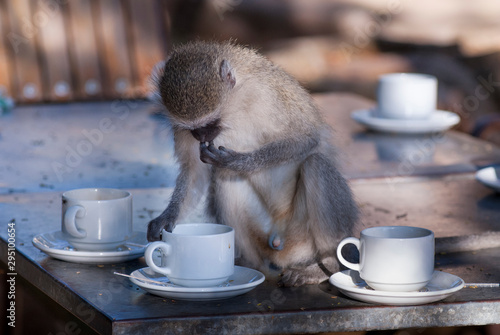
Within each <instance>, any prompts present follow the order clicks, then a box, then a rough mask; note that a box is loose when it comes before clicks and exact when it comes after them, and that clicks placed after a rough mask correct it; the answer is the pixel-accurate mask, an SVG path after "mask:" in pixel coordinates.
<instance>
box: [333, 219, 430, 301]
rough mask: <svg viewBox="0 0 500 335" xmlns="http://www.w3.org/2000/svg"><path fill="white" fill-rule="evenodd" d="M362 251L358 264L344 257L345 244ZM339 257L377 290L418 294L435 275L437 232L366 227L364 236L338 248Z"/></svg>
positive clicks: (419, 229) (342, 243)
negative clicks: (435, 235) (414, 292)
mask: <svg viewBox="0 0 500 335" xmlns="http://www.w3.org/2000/svg"><path fill="white" fill-rule="evenodd" d="M349 243H351V244H354V245H355V246H356V248H358V250H359V263H351V262H349V261H347V260H346V259H345V258H344V257H343V256H342V253H341V251H342V248H343V247H344V245H346V244H349ZM337 257H338V259H339V261H340V262H341V263H342V264H343V265H345V266H346V267H348V268H350V269H352V270H355V271H359V274H360V277H361V278H363V279H364V280H365V281H366V283H367V284H368V285H369V286H370V287H371V288H373V289H375V290H381V291H394V292H408V291H418V290H419V289H421V288H423V287H424V286H425V285H426V284H427V283H428V282H429V281H430V280H431V279H432V275H433V273H434V233H433V232H432V231H430V230H428V229H425V228H419V227H406V226H386V227H372V228H367V229H365V230H363V231H362V232H361V237H360V238H359V239H358V238H355V237H348V238H346V239H344V240H342V241H341V242H340V243H339V246H338V247H337Z"/></svg>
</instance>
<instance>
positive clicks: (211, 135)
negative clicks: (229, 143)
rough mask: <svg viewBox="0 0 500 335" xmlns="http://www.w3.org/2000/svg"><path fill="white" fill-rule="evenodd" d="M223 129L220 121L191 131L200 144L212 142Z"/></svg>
mask: <svg viewBox="0 0 500 335" xmlns="http://www.w3.org/2000/svg"><path fill="white" fill-rule="evenodd" d="M220 131H221V127H220V125H219V119H217V120H215V121H213V122H211V123H209V124H207V125H206V126H204V127H200V128H196V129H193V130H191V134H192V135H193V137H194V138H195V139H196V140H198V141H199V142H202V143H204V142H212V141H213V140H214V139H215V138H216V137H217V135H219V133H220Z"/></svg>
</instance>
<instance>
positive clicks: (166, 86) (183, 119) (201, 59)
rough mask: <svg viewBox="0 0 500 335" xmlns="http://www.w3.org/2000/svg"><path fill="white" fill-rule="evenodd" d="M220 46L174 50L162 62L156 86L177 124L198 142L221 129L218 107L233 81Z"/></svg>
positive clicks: (228, 64) (189, 47)
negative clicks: (162, 68)
mask: <svg viewBox="0 0 500 335" xmlns="http://www.w3.org/2000/svg"><path fill="white" fill-rule="evenodd" d="M222 51H223V50H222V49H221V46H220V45H217V44H210V43H201V42H199V43H192V44H188V45H185V46H183V47H180V48H178V49H176V50H175V51H174V52H173V53H172V55H171V56H170V58H169V59H167V61H166V63H165V67H164V70H163V75H162V77H161V78H159V82H158V89H159V93H160V95H161V100H162V103H163V104H164V105H165V107H166V109H167V111H168V116H169V117H170V119H171V121H172V123H173V125H174V126H176V127H181V128H184V129H188V130H190V131H191V133H192V134H193V136H194V137H195V138H196V139H197V140H198V141H200V142H210V141H212V140H213V139H214V138H215V137H216V136H217V135H218V134H219V132H220V110H221V108H222V106H223V105H224V102H225V101H226V100H227V97H228V95H229V92H230V91H231V89H232V88H233V87H234V85H235V84H236V79H235V75H234V70H233V68H232V67H231V65H230V63H229V61H228V60H227V59H225V58H224V56H223V52H222Z"/></svg>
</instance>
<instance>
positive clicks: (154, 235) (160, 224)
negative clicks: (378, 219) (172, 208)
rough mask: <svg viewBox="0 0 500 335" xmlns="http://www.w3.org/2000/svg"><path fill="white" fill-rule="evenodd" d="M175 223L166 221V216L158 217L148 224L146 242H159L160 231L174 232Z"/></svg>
mask: <svg viewBox="0 0 500 335" xmlns="http://www.w3.org/2000/svg"><path fill="white" fill-rule="evenodd" d="M174 227H175V223H174V221H173V220H168V216H166V215H163V214H162V215H160V216H159V217H157V218H156V219H153V220H151V221H150V222H149V224H148V233H147V237H148V241H149V242H153V241H159V240H160V237H161V231H162V230H163V229H165V230H166V231H168V232H172V230H174Z"/></svg>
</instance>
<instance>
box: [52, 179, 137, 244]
mask: <svg viewBox="0 0 500 335" xmlns="http://www.w3.org/2000/svg"><path fill="white" fill-rule="evenodd" d="M61 228H62V232H63V234H64V237H65V239H66V240H67V241H68V242H69V243H70V244H71V245H72V246H73V247H75V248H76V249H78V250H88V251H109V250H114V249H116V248H117V247H118V246H119V245H121V244H123V243H124V242H125V241H126V240H128V239H129V238H130V237H131V236H132V234H133V227H132V195H131V194H130V193H129V192H127V191H124V190H118V189H112V188H84V189H77V190H72V191H67V192H64V193H63V195H62V227H61Z"/></svg>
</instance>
